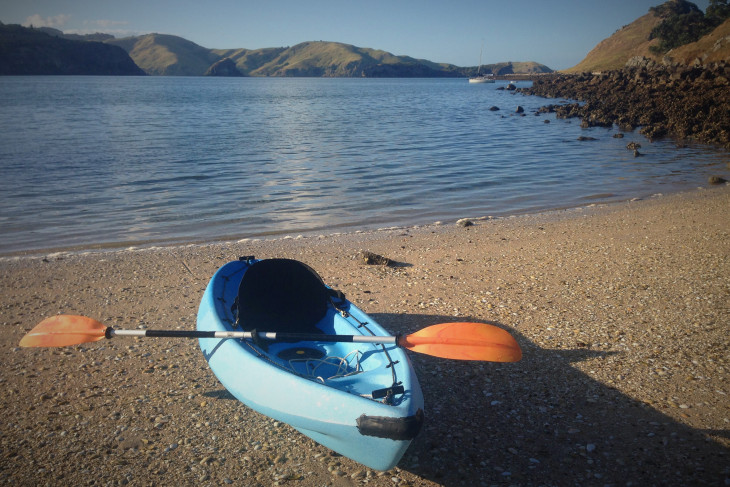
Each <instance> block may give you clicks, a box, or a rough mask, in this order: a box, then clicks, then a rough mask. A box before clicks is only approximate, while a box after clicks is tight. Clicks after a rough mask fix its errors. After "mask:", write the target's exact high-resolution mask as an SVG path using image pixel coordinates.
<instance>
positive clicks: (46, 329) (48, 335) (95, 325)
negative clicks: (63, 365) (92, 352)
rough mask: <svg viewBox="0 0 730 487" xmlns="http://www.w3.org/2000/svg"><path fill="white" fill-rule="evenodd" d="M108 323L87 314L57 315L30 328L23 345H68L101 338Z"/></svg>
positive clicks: (22, 341) (21, 344)
mask: <svg viewBox="0 0 730 487" xmlns="http://www.w3.org/2000/svg"><path fill="white" fill-rule="evenodd" d="M106 328H107V327H106V325H105V324H103V323H100V322H98V321H96V320H94V319H92V318H88V317H86V316H74V315H57V316H51V317H50V318H46V319H45V320H43V321H41V322H40V323H38V324H37V325H36V327H35V328H33V329H32V330H30V331H29V332H28V333H27V334H26V335H25V336H24V337H23V339H22V340H20V346H21V347H66V346H69V345H78V344H80V343H86V342H95V341H97V340H101V339H102V338H104V337H105V334H106Z"/></svg>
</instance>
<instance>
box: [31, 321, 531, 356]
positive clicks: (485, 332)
mask: <svg viewBox="0 0 730 487" xmlns="http://www.w3.org/2000/svg"><path fill="white" fill-rule="evenodd" d="M253 333H257V337H258V338H260V339H265V340H279V341H290V342H291V341H318V342H357V343H381V344H384V345H388V344H394V345H397V346H399V347H402V348H405V349H408V350H411V351H413V352H417V353H423V354H426V355H432V356H434V357H441V358H449V359H456V360H482V361H489V362H517V361H519V360H520V359H521V358H522V350H521V349H520V346H519V344H518V343H517V341H516V340H515V339H514V338H513V337H512V335H510V334H509V333H508V332H507V331H505V330H503V329H501V328H498V327H496V326H493V325H487V324H485V323H441V324H438V325H433V326H428V327H426V328H423V329H422V330H419V331H417V332H415V333H412V334H410V335H399V336H364V335H321V334H310V333H279V332H250V331H203V330H190V331H187V330H117V329H114V328H112V327H110V326H106V325H105V324H103V323H101V322H99V321H97V320H95V319H93V318H89V317H86V316H75V315H57V316H52V317H50V318H47V319H45V320H43V321H41V322H40V323H39V324H38V325H36V327H35V328H33V329H32V330H31V331H29V332H28V333H27V334H26V335H25V336H24V337H23V339H22V340H20V346H21V347H65V346H69V345H79V344H81V343H86V342H95V341H98V340H101V339H103V338H113V337H117V336H133V337H177V338H253V335H252V334H253Z"/></svg>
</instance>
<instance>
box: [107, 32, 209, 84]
mask: <svg viewBox="0 0 730 487" xmlns="http://www.w3.org/2000/svg"><path fill="white" fill-rule="evenodd" d="M106 43H107V44H112V45H114V46H119V47H121V48H122V49H124V50H125V51H127V52H128V53H129V55H130V57H131V58H132V59H134V62H135V63H136V64H137V66H139V67H140V68H142V69H144V70H145V72H146V73H147V74H151V75H155V76H203V75H204V74H205V72H206V71H207V70H208V68H210V67H211V65H213V64H214V63H216V62H217V61H220V60H221V59H222V58H221V57H220V56H218V55H216V54H215V53H213V52H212V51H211V50H210V49H206V48H204V47H201V46H199V45H197V44H195V43H194V42H190V41H188V40H186V39H183V38H182V37H177V36H173V35H166V34H147V35H144V36H139V37H126V38H123V39H111V40H108V41H106Z"/></svg>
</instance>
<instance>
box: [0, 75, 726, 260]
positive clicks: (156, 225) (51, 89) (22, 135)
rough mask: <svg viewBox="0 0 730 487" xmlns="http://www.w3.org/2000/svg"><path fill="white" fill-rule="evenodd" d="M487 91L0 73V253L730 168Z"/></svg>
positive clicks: (527, 198)
mask: <svg viewBox="0 0 730 487" xmlns="http://www.w3.org/2000/svg"><path fill="white" fill-rule="evenodd" d="M500 86H505V83H502V82H497V83H495V84H488V85H473V84H472V85H470V84H469V83H467V81H466V80H464V79H459V80H452V79H449V80H443V79H320V78H296V79H286V78H273V79H262V78H243V79H241V78H237V79H229V78H177V77H0V168H1V169H0V170H1V171H2V173H1V174H2V177H1V178H0V194H1V195H2V196H1V197H0V229H1V231H2V240H1V241H0V255H2V254H5V255H7V254H10V253H17V252H26V251H31V252H32V251H38V250H50V249H60V248H74V247H77V248H81V247H88V246H93V245H100V246H108V247H123V246H128V245H145V244H154V243H180V242H189V241H215V240H224V239H239V238H246V237H256V236H262V235H284V234H297V233H304V232H309V231H334V230H336V229H355V228H373V227H380V226H395V225H413V224H423V223H430V222H433V221H435V220H449V219H457V218H461V217H479V216H486V215H494V216H501V215H508V214H515V213H524V212H531V211H539V210H544V209H553V208H563V207H573V206H581V205H585V204H589V203H595V202H605V201H614V200H622V199H629V198H633V197H642V196H646V195H650V194H654V193H659V192H664V193H666V192H672V191H678V190H683V189H688V188H694V187H696V186H701V185H705V184H706V182H707V178H708V176H709V175H721V176H724V177H726V178H728V179H730V175H728V172H730V171H728V168H727V167H726V165H725V164H726V162H727V161H728V153H727V152H726V151H722V150H718V149H716V148H713V147H707V146H689V147H685V148H681V149H678V148H676V147H675V144H674V143H673V142H672V141H660V142H655V143H650V142H649V141H647V140H646V139H644V138H643V137H642V136H641V135H640V134H638V132H637V133H627V134H625V137H624V138H623V139H618V138H613V137H612V136H613V135H614V134H615V133H617V132H618V131H617V130H616V129H604V128H592V129H581V128H580V122H579V121H577V120H573V121H566V120H556V119H555V117H554V115H535V112H536V111H537V108H539V107H540V106H541V105H545V104H548V103H556V100H546V99H542V98H538V97H525V96H522V95H519V94H514V93H513V92H509V91H503V90H497V88H498V87H500ZM518 105H520V106H522V107H524V109H525V116H520V115H518V114H516V113H515V110H516V108H517V106H518ZM491 106H497V107H499V108H500V110H498V111H490V110H489V108H490V107H491ZM546 121H549V123H546ZM581 135H583V136H589V137H594V138H596V139H597V140H593V141H578V140H577V139H578V137H579V136H581ZM630 141H637V142H639V143H641V144H642V148H641V149H640V152H642V153H643V154H644V156H643V157H638V158H635V157H634V154H633V152H632V151H629V150H627V149H626V144H627V143H628V142H630Z"/></svg>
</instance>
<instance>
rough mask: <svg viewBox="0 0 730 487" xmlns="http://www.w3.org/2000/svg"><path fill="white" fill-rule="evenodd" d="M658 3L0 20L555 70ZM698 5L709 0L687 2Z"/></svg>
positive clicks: (358, 4) (79, 3)
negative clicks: (334, 45) (319, 44)
mask: <svg viewBox="0 0 730 487" xmlns="http://www.w3.org/2000/svg"><path fill="white" fill-rule="evenodd" d="M661 3H663V0H518V1H511V0H443V1H437V0H420V1H419V0H367V1H364V0H359V1H355V0H268V1H253V0H206V1H204V2H203V1H200V0H113V1H110V0H0V22H3V23H5V24H22V25H25V26H30V25H33V26H36V27H40V26H49V27H54V28H56V29H60V30H62V31H64V32H66V33H79V34H85V33H94V32H104V33H108V34H112V35H114V36H116V37H126V36H131V35H142V34H148V33H152V32H156V33H161V34H172V35H176V36H180V37H183V38H185V39H187V40H190V41H192V42H194V43H196V44H198V45H200V46H203V47H206V48H216V49H234V48H246V49H259V48H264V47H284V46H293V45H295V44H299V43H300V42H305V41H320V40H321V41H334V42H343V43H346V44H353V45H355V46H358V47H369V48H374V49H382V50H384V51H388V52H390V53H392V54H396V55H399V56H401V55H403V56H411V57H414V58H418V59H426V60H429V61H433V62H437V63H449V64H454V65H457V66H476V65H477V64H479V58H480V51H481V59H482V63H483V64H493V63H498V62H505V61H535V62H538V63H542V64H545V65H547V66H548V67H550V68H552V69H555V70H560V69H567V68H570V67H572V66H575V65H576V64H578V63H579V62H580V61H581V60H582V59H583V58H584V57H585V56H586V54H588V52H589V51H590V50H591V49H593V47H595V45H596V44H598V43H599V42H600V41H601V40H603V39H605V38H606V37H609V36H610V35H611V34H613V33H614V32H615V31H617V30H618V29H620V28H621V27H623V26H624V25H627V24H630V23H631V22H633V21H634V20H636V19H637V18H638V17H640V16H642V15H644V14H646V13H647V12H648V11H649V7H652V6H655V5H659V4H661ZM693 3H695V4H696V5H697V6H698V7H700V8H701V9H702V10H703V11H704V10H705V9H706V8H707V5H708V4H709V0H699V1H694V2H693Z"/></svg>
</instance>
